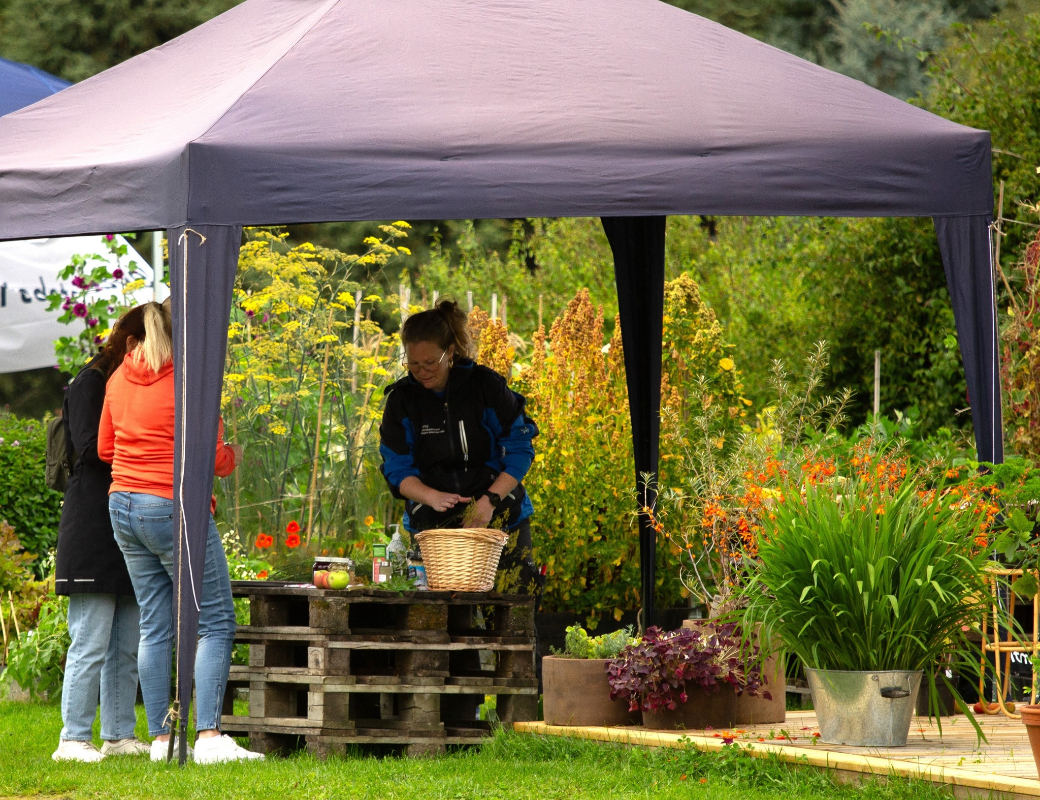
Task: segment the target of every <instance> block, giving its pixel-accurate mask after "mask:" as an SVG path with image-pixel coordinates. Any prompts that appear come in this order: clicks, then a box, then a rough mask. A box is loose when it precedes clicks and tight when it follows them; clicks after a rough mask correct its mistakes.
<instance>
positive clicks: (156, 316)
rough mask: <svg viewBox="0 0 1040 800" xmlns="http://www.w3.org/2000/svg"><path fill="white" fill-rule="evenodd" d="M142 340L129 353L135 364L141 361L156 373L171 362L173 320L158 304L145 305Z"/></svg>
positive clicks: (165, 309) (167, 311) (168, 312)
mask: <svg viewBox="0 0 1040 800" xmlns="http://www.w3.org/2000/svg"><path fill="white" fill-rule="evenodd" d="M142 309H143V312H142V313H143V316H144V339H143V340H142V341H141V343H140V344H139V345H137V347H135V348H134V351H133V353H131V358H133V359H134V361H135V362H136V363H140V362H141V359H144V362H145V363H146V364H147V365H148V367H149V369H151V370H152V372H158V371H159V370H160V369H162V367H163V365H164V364H166V363H167V362H168V361H171V360H173V320H172V319H171V317H170V311H169V309H168V308H166V307H164V306H161V305H159V303H145V304H144V305H143V306H142Z"/></svg>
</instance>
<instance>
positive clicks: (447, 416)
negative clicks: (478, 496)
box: [444, 378, 462, 494]
mask: <svg viewBox="0 0 1040 800" xmlns="http://www.w3.org/2000/svg"><path fill="white" fill-rule="evenodd" d="M449 380H450V378H449ZM450 385H451V384H450V383H449V385H448V386H445V387H444V428H445V431H444V432H445V433H447V434H448V442H449V444H450V445H451V461H450V463H452V464H454V463H455V433H454V432H453V431H452V429H451V411H450V410H449V408H448V389H449V387H450ZM451 477H452V480H453V481H454V483H455V492H456V494H462V483H461V482H460V481H459V475H458V473H457V472H456V471H455V470H454V469H452V470H451Z"/></svg>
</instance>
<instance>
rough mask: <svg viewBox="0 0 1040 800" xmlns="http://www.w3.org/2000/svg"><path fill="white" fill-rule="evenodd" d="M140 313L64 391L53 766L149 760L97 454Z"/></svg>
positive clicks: (123, 584) (127, 591) (107, 477)
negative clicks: (111, 382) (64, 638)
mask: <svg viewBox="0 0 1040 800" xmlns="http://www.w3.org/2000/svg"><path fill="white" fill-rule="evenodd" d="M136 311H137V309H131V310H130V311H128V312H127V313H126V314H124V315H123V317H122V318H121V319H120V320H119V322H118V323H116V326H115V329H114V331H113V333H112V335H111V336H110V337H109V341H108V344H107V345H106V346H105V347H104V348H103V349H102V351H101V353H100V354H99V355H98V356H96V357H95V358H94V359H93V360H92V361H91V362H90V363H89V364H88V365H87V366H86V367H85V368H84V369H82V370H81V371H80V373H79V374H78V375H77V376H76V377H75V378H74V379H73V381H72V383H71V384H69V386H68V389H67V392H66V395H65V403H64V407H63V410H62V416H63V419H64V428H65V436H66V443H67V445H68V446H69V447H70V448H71V451H72V452H70V456H72V455H73V453H74V462H73V466H72V473H71V475H70V476H69V479H68V483H67V486H66V489H65V502H64V504H63V505H62V509H61V521H60V522H59V524H58V555H57V563H56V565H55V583H54V589H55V592H56V593H57V594H59V595H68V597H69V634H70V636H71V638H72V644H71V646H70V647H69V653H68V656H67V659H66V664H65V680H64V686H63V689H62V698H61V716H62V722H63V723H64V726H63V728H62V731H61V739H60V741H59V743H58V749H57V750H56V751H55V752H54V754H53V756H52V758H53V759H54V760H55V761H66V760H67V761H86V762H95V761H100V760H101V759H102V758H104V757H105V756H107V755H139V754H144V753H148V752H149V747H148V745H146V744H144V743H142V742H140V741H138V740H137V738H136V737H135V736H134V727H135V726H136V723H137V717H136V714H135V711H134V702H135V700H136V698H137V644H138V640H139V638H140V635H139V629H138V622H139V617H140V614H139V611H138V607H137V600H136V598H135V596H134V587H133V584H132V583H131V582H130V574H129V573H128V572H127V569H126V562H125V561H124V560H123V553H122V551H121V550H120V549H119V545H118V544H116V540H115V538H114V536H113V534H112V522H111V518H110V516H109V513H108V490H109V487H110V486H111V484H112V467H111V466H110V465H109V464H106V463H105V462H104V461H101V460H100V459H99V458H98V451H97V439H98V425H99V423H100V421H101V408H102V405H103V404H104V400H105V386H106V383H107V381H108V378H109V376H110V375H111V374H112V373H113V372H114V371H115V370H116V368H117V367H118V366H119V365H120V364H121V363H122V361H123V356H124V355H125V354H126V339H127V336H128V335H132V334H133V333H134V330H133V328H134V324H135V322H141V320H140V319H139V318H140V317H141V316H142V315H141V314H140V313H135V312H136ZM142 326H143V323H142ZM99 701H100V705H101V738H102V739H103V740H104V744H103V745H102V748H101V750H100V752H99V751H98V750H97V749H96V748H95V747H94V745H93V743H92V740H93V726H94V717H95V715H96V714H97V708H98V703H99Z"/></svg>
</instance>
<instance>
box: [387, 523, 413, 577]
mask: <svg viewBox="0 0 1040 800" xmlns="http://www.w3.org/2000/svg"><path fill="white" fill-rule="evenodd" d="M390 527H391V528H394V535H393V536H392V537H391V538H390V544H388V545H387V546H386V557H387V558H388V559H390V564H391V566H392V567H393V572H394V574H395V575H402V576H403V575H404V574H405V573H406V571H407V567H408V563H407V555H406V554H407V552H408V548H407V547H405V544H404V539H402V538H401V530H400V526H398V525H391V526H390Z"/></svg>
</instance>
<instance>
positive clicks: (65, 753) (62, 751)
mask: <svg viewBox="0 0 1040 800" xmlns="http://www.w3.org/2000/svg"><path fill="white" fill-rule="evenodd" d="M104 757H105V756H104V755H103V754H102V753H100V752H98V749H97V748H96V747H94V745H93V743H91V742H74V741H72V740H70V739H62V740H61V741H60V742H58V749H57V750H55V751H54V752H53V753H51V758H53V759H54V760H55V761H82V762H83V763H85V764H96V763H97V762H98V761H100V760H101V759H103V758H104Z"/></svg>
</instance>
